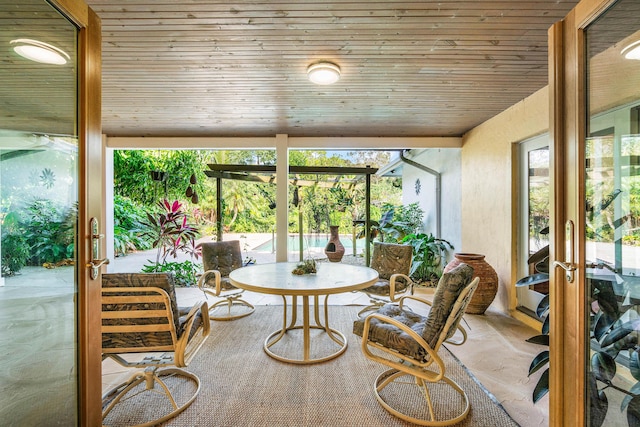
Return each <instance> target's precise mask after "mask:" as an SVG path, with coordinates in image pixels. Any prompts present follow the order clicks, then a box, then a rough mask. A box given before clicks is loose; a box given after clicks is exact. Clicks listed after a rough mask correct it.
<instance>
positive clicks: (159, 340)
mask: <svg viewBox="0 0 640 427" xmlns="http://www.w3.org/2000/svg"><path fill="white" fill-rule="evenodd" d="M102 286H103V287H109V288H126V287H156V288H160V289H162V290H164V291H165V292H166V293H167V294H168V295H169V302H170V305H171V313H172V317H173V322H174V327H175V329H176V333H177V335H178V337H179V336H180V332H181V330H182V329H181V324H180V311H179V309H178V305H177V302H176V291H175V278H174V274H173V273H106V274H103V275H102ZM138 305H140V309H144V310H149V309H158V310H161V309H164V305H163V304H161V303H154V304H149V303H140V304H109V305H107V306H106V307H105V309H106V310H108V311H130V310H136V306H138ZM151 305H155V306H156V307H151ZM131 322H133V320H130V319H104V320H103V324H104V325H114V324H119V325H122V324H131ZM135 323H136V324H154V323H158V319H157V318H150V319H136V320H135ZM164 323H166V322H164ZM162 345H166V346H171V345H173V339H172V337H171V334H170V333H168V332H164V333H147V334H140V333H131V334H125V333H119V334H108V333H104V334H102V347H103V348H115V347H149V346H162Z"/></svg>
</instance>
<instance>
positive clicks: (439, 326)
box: [353, 264, 480, 426]
mask: <svg viewBox="0 0 640 427" xmlns="http://www.w3.org/2000/svg"><path fill="white" fill-rule="evenodd" d="M472 275H473V268H471V267H470V266H469V265H467V264H460V265H459V266H457V267H456V268H454V269H453V270H451V271H450V272H448V273H445V274H444V275H443V276H442V277H441V278H440V281H439V283H438V287H437V289H436V293H435V295H434V298H433V302H432V303H431V302H429V301H427V300H425V299H422V298H418V297H415V296H412V295H406V296H404V297H402V298H400V299H399V301H398V303H397V304H394V303H389V304H385V305H384V306H383V307H382V308H380V309H379V310H378V311H377V312H374V313H372V314H370V315H369V316H367V317H365V318H359V319H357V320H356V321H355V322H354V325H353V332H354V333H355V334H356V335H359V336H361V337H362V351H363V353H364V355H365V356H366V357H367V358H368V359H371V360H373V361H375V362H378V363H381V364H383V365H385V366H388V367H390V368H391V369H389V370H386V371H385V372H383V373H382V374H380V375H379V376H378V377H377V379H376V380H375V383H374V392H375V394H376V398H377V400H378V402H379V403H380V405H381V406H382V407H383V408H384V409H386V410H387V411H389V412H390V413H391V414H393V415H395V416H397V417H398V418H401V419H402V420H405V421H408V422H411V423H414V424H418V425H427V426H444V425H451V424H455V423H458V422H460V421H462V420H463V419H464V418H466V416H467V415H468V413H469V410H470V407H471V406H470V404H469V399H468V397H467V394H466V392H465V391H464V390H463V389H462V388H461V387H460V386H459V385H458V384H457V383H456V382H455V381H453V380H452V379H451V378H448V377H447V376H446V372H445V365H444V362H443V361H442V359H441V358H440V356H439V351H440V348H441V346H442V344H443V343H444V342H447V343H449V344H454V345H461V344H463V343H464V342H465V341H466V338H467V334H466V331H465V330H464V328H463V327H462V326H461V325H460V320H461V318H462V315H463V314H464V309H465V308H466V306H467V305H468V304H469V301H470V300H471V297H472V296H473V293H474V291H475V290H476V288H477V286H478V283H479V281H480V279H479V278H477V277H476V278H475V279H473V280H472ZM406 301H414V302H419V303H421V304H425V308H429V313H428V315H427V316H426V317H425V316H422V315H420V314H417V313H415V312H414V311H412V310H411V309H409V308H408V307H406V306H405V302H406ZM421 304H420V305H421ZM429 306H430V307H429ZM456 331H460V332H461V338H460V337H459V336H457V335H456V336H455V337H454V334H455V333H456ZM456 393H457V395H458V397H457V398H456V397H455V396H456ZM410 396H412V397H413V396H414V397H415V399H413V398H412V399H409V397H410ZM409 400H411V401H412V402H416V404H415V405H413V406H411V405H409V404H408V403H407V402H408V401H409Z"/></svg>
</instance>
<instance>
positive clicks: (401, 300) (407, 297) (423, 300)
mask: <svg viewBox="0 0 640 427" xmlns="http://www.w3.org/2000/svg"><path fill="white" fill-rule="evenodd" d="M405 300H411V301H417V302H419V303H422V304H424V305H427V306H429V307H431V305H432V304H433V301H430V300H428V299H426V298H423V297H417V296H415V295H405V296H403V297H401V298H399V299H398V301H397V302H398V305H399V306H400V308H404V302H405Z"/></svg>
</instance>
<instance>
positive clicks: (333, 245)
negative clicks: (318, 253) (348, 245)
mask: <svg viewBox="0 0 640 427" xmlns="http://www.w3.org/2000/svg"><path fill="white" fill-rule="evenodd" d="M329 231H330V234H329V241H328V242H327V246H325V248H324V253H325V254H326V255H327V258H329V261H331V262H340V261H341V260H342V256H343V255H344V245H343V244H342V242H341V241H340V235H339V234H338V226H337V225H330V226H329Z"/></svg>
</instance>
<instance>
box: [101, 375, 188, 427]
mask: <svg viewBox="0 0 640 427" xmlns="http://www.w3.org/2000/svg"><path fill="white" fill-rule="evenodd" d="M168 376H182V377H185V378H187V379H188V380H190V381H193V382H194V384H195V386H196V390H195V392H194V393H193V395H192V396H191V397H190V398H189V400H187V401H186V402H185V403H183V404H182V405H179V404H178V403H177V402H176V400H175V398H174V397H173V394H172V393H171V390H170V389H169V387H168V386H167V385H166V383H165V382H164V381H163V380H162V378H161V377H168ZM143 382H144V383H145V390H144V391H142V392H146V391H148V392H156V393H157V392H158V391H156V390H155V384H158V385H160V387H161V388H162V392H161V393H163V394H164V395H165V396H166V398H167V400H168V401H169V403H170V404H171V407H172V410H171V412H169V413H168V414H166V415H164V416H163V417H160V418H156V419H153V420H149V421H146V422H144V423H141V424H136V425H135V426H132V427H151V426H155V425H157V424H160V423H163V422H165V421H167V420H170V419H171V418H174V417H176V416H177V415H178V414H180V413H181V412H182V411H184V410H185V409H187V408H188V407H189V405H191V404H192V403H193V401H194V400H195V399H196V397H197V396H198V393H200V379H199V378H198V377H197V376H196V375H195V374H192V373H191V372H188V371H185V370H184V369H179V368H166V369H162V370H159V369H158V367H155V366H153V367H148V368H146V369H145V370H144V371H139V372H136V373H135V374H133V375H132V376H131V377H130V378H129V379H128V380H127V381H125V382H123V383H121V384H119V385H118V386H116V387H114V388H112V389H111V390H109V391H108V392H106V393H105V394H104V396H103V399H102V404H103V411H102V422H103V426H104V427H107V424H106V423H105V420H106V419H107V417H108V416H109V413H111V411H112V410H113V409H114V408H115V407H116V405H117V404H118V403H120V402H122V401H124V400H127V399H129V398H131V397H133V396H134V395H136V394H139V393H140V392H138V393H136V394H132V395H130V396H128V393H129V392H130V391H131V390H133V389H134V388H135V387H136V386H138V385H140V384H141V383H143Z"/></svg>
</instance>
